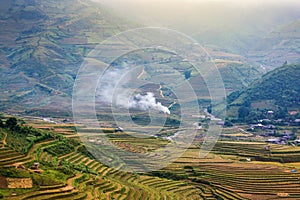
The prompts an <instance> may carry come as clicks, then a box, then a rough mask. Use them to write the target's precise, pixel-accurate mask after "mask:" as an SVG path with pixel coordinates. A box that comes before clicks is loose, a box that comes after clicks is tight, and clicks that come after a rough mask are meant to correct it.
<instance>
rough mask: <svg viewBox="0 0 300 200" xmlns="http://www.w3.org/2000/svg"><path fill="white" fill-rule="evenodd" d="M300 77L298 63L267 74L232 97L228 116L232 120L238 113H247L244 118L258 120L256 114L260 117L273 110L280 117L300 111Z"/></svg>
mask: <svg viewBox="0 0 300 200" xmlns="http://www.w3.org/2000/svg"><path fill="white" fill-rule="evenodd" d="M299 77H300V65H299V64H298V65H284V66H283V67H280V68H277V69H275V70H273V71H271V72H269V73H267V74H265V75H264V76H263V77H262V79H260V80H258V81H256V82H254V83H253V84H251V85H250V86H249V87H248V88H247V89H245V90H244V91H242V92H240V93H239V92H236V93H233V94H231V95H230V96H229V98H228V100H229V103H230V104H229V110H230V111H231V112H229V113H231V114H233V115H232V117H233V116H238V113H237V111H238V110H240V111H241V110H245V111H246V112H245V113H246V114H245V116H244V117H245V118H246V117H248V118H253V117H254V118H255V112H256V114H260V113H266V111H268V110H273V111H275V114H276V115H277V117H278V118H281V117H284V116H286V115H288V112H289V111H294V113H297V112H299V111H300V104H299V103H300V83H299ZM251 111H253V112H252V113H251ZM252 115H253V116H252Z"/></svg>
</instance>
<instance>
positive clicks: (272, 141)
mask: <svg viewBox="0 0 300 200" xmlns="http://www.w3.org/2000/svg"><path fill="white" fill-rule="evenodd" d="M265 142H266V143H271V144H280V143H281V138H271V139H267V140H266V141H265Z"/></svg>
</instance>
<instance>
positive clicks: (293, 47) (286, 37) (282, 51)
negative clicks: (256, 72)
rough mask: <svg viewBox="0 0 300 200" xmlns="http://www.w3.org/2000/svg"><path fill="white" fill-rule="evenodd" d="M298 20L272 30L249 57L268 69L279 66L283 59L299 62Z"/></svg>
mask: <svg viewBox="0 0 300 200" xmlns="http://www.w3.org/2000/svg"><path fill="white" fill-rule="evenodd" d="M299 35H300V20H299V19H298V20H294V21H292V22H289V23H286V24H284V25H282V26H280V27H279V28H277V29H275V30H273V31H272V32H271V33H269V34H268V35H267V36H266V37H264V38H263V39H262V40H261V41H260V43H258V44H257V45H256V46H255V47H254V48H253V51H251V52H249V59H250V60H255V61H256V62H259V63H261V64H262V65H264V66H266V67H267V68H269V69H274V67H279V66H281V65H282V64H283V63H284V62H285V61H288V63H299V61H300V59H299V56H300V48H299V46H300V38H299Z"/></svg>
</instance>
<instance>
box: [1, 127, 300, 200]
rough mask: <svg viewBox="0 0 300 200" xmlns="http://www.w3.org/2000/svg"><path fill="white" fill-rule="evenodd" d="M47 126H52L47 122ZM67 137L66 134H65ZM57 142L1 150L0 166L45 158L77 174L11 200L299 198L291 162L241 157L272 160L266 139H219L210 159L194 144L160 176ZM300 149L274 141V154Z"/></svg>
mask: <svg viewBox="0 0 300 200" xmlns="http://www.w3.org/2000/svg"><path fill="white" fill-rule="evenodd" d="M43 126H44V128H47V127H45V124H44V125H43ZM49 126H52V125H49ZM61 127H63V126H61ZM69 128H70V127H68V126H66V127H63V128H60V129H59V131H58V132H59V133H60V134H62V132H65V131H64V130H61V129H69ZM52 130H53V129H52ZM95 131H97V130H92V133H95ZM63 135H64V137H66V134H63ZM74 137H75V138H76V137H77V136H75V135H74ZM110 139H111V140H112V141H113V142H115V143H116V144H118V145H120V146H122V145H124V144H131V145H132V146H130V147H132V148H137V149H138V147H141V146H142V147H144V148H145V149H147V150H153V149H156V148H158V147H159V146H160V145H165V144H167V143H168V141H164V140H161V139H155V138H151V139H150V140H149V141H151V142H148V143H146V142H145V141H143V139H139V140H137V139H135V138H133V137H125V136H124V134H113V133H111V136H110ZM58 140H60V141H62V138H61V137H59V138H56V139H54V140H49V141H42V142H40V143H37V144H35V145H34V146H33V147H32V148H31V149H30V151H29V152H28V154H27V155H23V154H21V153H18V152H17V151H15V150H14V149H13V148H11V147H9V146H7V145H4V146H5V147H3V148H0V169H5V168H7V167H9V166H18V165H20V164H24V165H26V163H29V162H41V163H52V164H53V163H57V164H60V165H67V166H68V167H69V168H70V169H72V170H73V171H74V172H75V175H74V176H72V177H69V178H68V179H67V181H66V182H63V183H59V184H57V183H56V184H50V185H47V186H37V187H35V188H33V189H32V190H30V191H28V192H26V191H23V192H22V193H20V194H19V195H18V194H17V196H6V197H5V198H6V199H12V200H15V199H24V200H25V199H28V200H29V199H30V200H31V199H33V200H35V199H36V200H40V199H72V200H75V199H78V200H79V199H87V200H89V199H104V200H106V199H120V200H126V199H128V200H132V199H134V200H139V199H142V200H146V199H153V200H157V199H162V200H163V199H170V200H173V199H178V200H181V199H186V200H194V199H195V200H197V199H208V200H209V199H211V200H212V199H271V198H272V199H280V198H282V196H287V197H289V198H290V199H300V192H299V191H300V174H299V173H298V172H295V173H292V172H291V169H294V168H291V165H287V166H285V165H284V164H280V163H279V162H277V164H272V163H268V164H264V163H258V162H252V161H251V162H242V161H240V160H239V158H246V157H251V158H256V157H257V156H261V157H265V158H270V157H269V154H266V153H265V152H264V145H265V144H264V143H252V142H249V143H245V142H244V143H235V142H220V143H218V144H217V145H216V147H215V149H214V150H213V153H212V154H209V155H208V156H207V158H205V159H200V158H199V148H198V147H196V146H193V147H192V148H190V149H188V150H187V151H186V152H185V153H184V154H183V155H182V157H181V158H179V159H178V160H177V161H176V162H175V163H172V164H170V165H169V166H168V167H166V168H165V169H162V170H160V171H159V172H160V173H159V174H157V173H147V174H135V173H129V172H123V171H119V170H116V169H113V168H109V167H107V166H105V165H103V164H102V163H100V162H98V161H97V160H95V159H94V158H92V157H90V156H88V155H86V154H83V153H82V152H81V151H79V149H80V147H81V146H82V144H81V145H79V146H77V147H76V148H74V150H73V151H71V152H68V153H65V154H61V155H52V154H50V153H49V152H47V151H46V149H48V148H50V147H53V146H54V145H56V144H57V142H58ZM133 150H134V149H133ZM298 152H299V153H300V149H299V148H296V147H295V148H291V147H288V146H278V145H271V154H270V156H271V157H272V156H274V157H276V158H282V157H289V156H291V157H294V156H295V157H296V156H297V155H298ZM255 156H256V157H255ZM231 158H235V159H231ZM268 161H270V160H268ZM271 161H272V159H271ZM66 163H67V164H66ZM54 167H55V166H54ZM289 167H290V168H289ZM25 170H26V169H25ZM24 192H25V193H24Z"/></svg>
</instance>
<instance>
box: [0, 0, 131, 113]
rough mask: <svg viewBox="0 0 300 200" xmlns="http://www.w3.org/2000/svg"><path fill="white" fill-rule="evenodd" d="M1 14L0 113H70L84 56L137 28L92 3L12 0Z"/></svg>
mask: <svg viewBox="0 0 300 200" xmlns="http://www.w3.org/2000/svg"><path fill="white" fill-rule="evenodd" d="M0 9H1V12H0V22H1V23H0V44H1V45H0V88H1V89H0V91H1V92H0V99H1V102H2V103H1V107H0V109H1V110H12V111H14V110H15V111H16V110H17V111H25V112H26V111H27V112H30V111H28V110H30V109H32V110H34V109H37V110H42V109H45V108H47V109H48V110H54V111H53V112H54V113H55V112H56V111H55V110H56V109H58V110H60V111H68V110H70V109H69V108H70V101H71V92H72V87H73V83H74V79H75V77H76V73H77V69H78V68H79V67H80V64H81V62H82V60H83V57H84V56H85V55H86V54H87V53H88V52H89V51H90V50H91V49H93V47H94V46H95V45H96V44H97V43H99V42H101V41H103V40H104V39H105V38H107V37H109V36H112V35H114V34H116V33H119V32H120V31H122V30H126V29H128V28H129V27H133V25H132V24H130V23H129V22H127V21H126V20H124V19H121V18H118V17H116V16H115V15H114V14H112V13H111V12H110V11H109V10H108V9H107V8H105V7H103V6H101V5H100V4H95V3H92V2H89V1H84V2H82V1H80V0H78V1H73V0H63V1H59V2H57V1H52V0H43V1H37V0H31V1H26V0H21V1H15V0H9V1H5V2H1V8H0ZM50 108H51V109H50ZM24 109H25V110H24Z"/></svg>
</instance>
